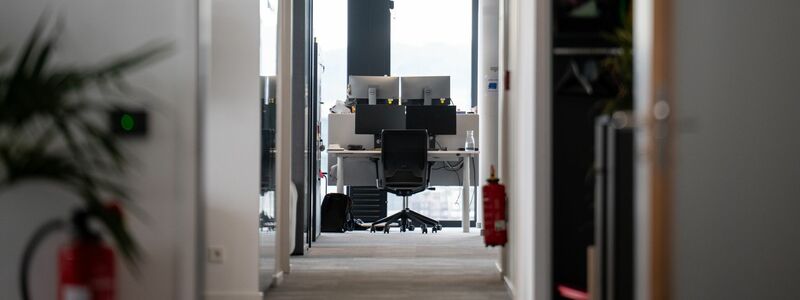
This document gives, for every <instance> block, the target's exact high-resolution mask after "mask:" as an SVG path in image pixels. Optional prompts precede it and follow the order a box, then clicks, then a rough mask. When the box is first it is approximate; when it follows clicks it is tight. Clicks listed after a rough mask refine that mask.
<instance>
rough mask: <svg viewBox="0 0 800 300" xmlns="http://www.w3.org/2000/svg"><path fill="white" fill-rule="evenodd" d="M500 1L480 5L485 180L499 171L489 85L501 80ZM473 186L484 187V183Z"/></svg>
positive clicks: (494, 97)
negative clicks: (499, 73)
mask: <svg viewBox="0 0 800 300" xmlns="http://www.w3.org/2000/svg"><path fill="white" fill-rule="evenodd" d="M499 5H500V4H499V1H498V0H484V1H480V3H479V6H478V45H479V47H478V82H477V83H476V84H477V85H478V113H479V115H480V116H481V121H480V124H479V125H480V132H481V133H483V134H481V135H480V141H478V145H479V146H480V150H481V156H480V158H481V159H480V163H478V167H477V168H478V178H480V179H485V178H489V176H490V172H491V171H490V169H491V167H495V168H497V145H498V142H499V141H498V125H499V122H498V108H499V107H498V106H499V105H498V104H499V103H498V97H499V94H498V90H497V89H489V83H490V82H495V83H496V82H497V81H498V76H497V72H498V70H499V69H498V68H499V67H498V66H499V61H498V59H497V57H498V51H499V50H500V49H499V48H500V47H499V43H500V41H499V34H500V28H499V25H500V20H499V17H500V16H499V9H500V7H499ZM480 179H479V180H478V182H475V183H474V184H478V185H480V184H482V182H483V181H482V180H480ZM481 199H483V190H482V189H478V198H477V199H476V202H475V203H476V205H477V208H478V215H477V221H478V227H480V228H482V224H483V201H482V200H481Z"/></svg>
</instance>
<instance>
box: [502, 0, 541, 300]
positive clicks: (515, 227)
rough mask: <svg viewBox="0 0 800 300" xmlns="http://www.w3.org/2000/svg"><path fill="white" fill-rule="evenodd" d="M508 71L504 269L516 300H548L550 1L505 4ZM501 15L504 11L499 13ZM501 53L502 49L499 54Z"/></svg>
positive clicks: (504, 111) (504, 105) (515, 0)
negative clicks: (506, 250)
mask: <svg viewBox="0 0 800 300" xmlns="http://www.w3.org/2000/svg"><path fill="white" fill-rule="evenodd" d="M506 3H507V4H508V9H507V11H506V12H507V13H508V15H507V16H506V17H507V18H508V39H507V43H506V44H505V46H506V47H508V48H507V55H508V56H507V63H506V64H504V63H502V61H503V58H501V66H503V65H504V66H505V67H507V69H508V71H509V73H510V78H511V79H510V82H509V83H510V90H509V91H508V92H505V93H503V94H502V95H501V97H503V99H502V100H501V101H502V105H501V111H502V112H501V114H502V117H501V118H504V120H503V122H504V127H505V129H501V130H504V131H505V132H504V133H503V136H504V138H502V139H503V140H502V142H501V149H500V156H501V159H500V161H501V164H502V170H503V171H502V173H503V176H504V177H502V178H500V179H501V180H502V181H504V182H505V183H506V185H507V192H508V199H509V207H508V212H509V232H508V234H509V243H508V245H507V248H508V256H509V257H508V258H509V262H508V266H507V267H508V270H507V273H506V274H507V276H508V277H509V279H510V282H511V287H512V289H513V296H514V299H549V298H550V297H549V296H550V294H551V293H550V291H551V284H550V277H551V276H550V274H551V273H552V272H551V270H550V248H551V246H550V214H551V209H550V201H551V196H550V182H551V181H550V177H551V172H550V159H551V156H550V149H551V147H552V146H551V142H550V140H551V139H550V135H551V129H550V128H551V125H550V122H551V119H550V114H551V109H550V103H551V101H552V99H551V96H550V84H551V82H550V77H551V76H550V61H551V48H550V47H551V46H550V39H551V33H550V3H549V1H527V0H508V1H507V2H506ZM501 13H502V11H501ZM503 53H504V51H501V55H503Z"/></svg>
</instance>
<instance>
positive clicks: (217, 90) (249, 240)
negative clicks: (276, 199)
mask: <svg viewBox="0 0 800 300" xmlns="http://www.w3.org/2000/svg"><path fill="white" fill-rule="evenodd" d="M259 27H260V24H259V2H258V1H245V0H211V52H210V56H211V65H210V76H209V78H208V79H209V86H208V92H209V94H208V98H207V100H206V103H205V106H204V120H205V123H204V126H205V127H204V129H203V130H204V140H203V147H204V148H203V150H204V153H203V155H204V157H203V163H204V166H203V168H204V171H203V173H204V179H203V183H204V190H203V191H204V200H205V204H206V206H205V210H206V243H207V245H208V246H214V247H222V248H223V250H224V261H223V262H222V263H221V264H218V263H208V264H206V278H205V294H206V298H208V299H260V292H259V285H258V264H259V261H258V241H259V237H258V212H259V211H258V199H259V198H258V196H259V184H260V183H259V178H260V175H259V174H260V173H259V170H260V169H259V168H260V163H259V159H260V151H259V149H260V138H261V135H260V128H261V127H260V126H261V125H260V124H261V123H260V117H261V114H260V112H261V106H260V103H259V82H258V80H259V63H258V62H259V54H258V51H259Z"/></svg>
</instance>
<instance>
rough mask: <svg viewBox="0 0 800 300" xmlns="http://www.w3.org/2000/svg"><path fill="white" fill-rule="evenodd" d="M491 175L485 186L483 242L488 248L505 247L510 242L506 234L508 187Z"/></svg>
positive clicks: (492, 172) (492, 173)
mask: <svg viewBox="0 0 800 300" xmlns="http://www.w3.org/2000/svg"><path fill="white" fill-rule="evenodd" d="M491 170H492V171H491V175H490V176H489V179H487V180H486V185H484V186H483V224H484V230H483V241H484V243H485V244H486V246H503V245H505V244H506V241H507V240H508V236H507V234H506V187H505V186H503V185H502V184H500V179H498V178H497V177H495V176H494V166H492V169H491Z"/></svg>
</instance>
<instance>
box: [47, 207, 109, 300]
mask: <svg viewBox="0 0 800 300" xmlns="http://www.w3.org/2000/svg"><path fill="white" fill-rule="evenodd" d="M112 209H113V208H112ZM87 219H88V217H87V214H86V213H85V212H77V213H75V215H74V216H73V220H72V221H73V230H74V237H73V239H72V241H70V242H69V243H67V244H66V245H64V246H63V247H62V248H61V249H60V250H59V253H58V273H59V275H58V299H59V300H84V299H92V300H113V299H116V278H115V274H116V270H115V264H114V263H115V260H114V251H113V250H112V249H111V247H109V246H108V245H107V244H106V243H104V242H103V240H102V239H101V238H100V235H98V234H97V233H95V232H92V231H91V230H90V229H89V227H88V224H87Z"/></svg>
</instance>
